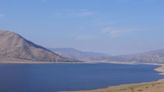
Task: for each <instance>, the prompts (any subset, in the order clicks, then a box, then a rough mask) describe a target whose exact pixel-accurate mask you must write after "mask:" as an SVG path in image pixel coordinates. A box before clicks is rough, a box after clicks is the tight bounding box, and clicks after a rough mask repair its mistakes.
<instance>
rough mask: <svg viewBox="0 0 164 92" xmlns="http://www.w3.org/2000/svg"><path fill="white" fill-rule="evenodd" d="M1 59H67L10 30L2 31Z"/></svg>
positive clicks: (0, 37) (0, 39)
mask: <svg viewBox="0 0 164 92" xmlns="http://www.w3.org/2000/svg"><path fill="white" fill-rule="evenodd" d="M0 60H4V61H5V60H10V61H12V60H32V61H53V62H60V61H67V59H66V58H64V57H62V56H60V55H58V54H56V53H54V52H52V51H50V50H48V49H46V48H44V47H42V46H39V45H37V44H34V43H33V42H30V41H28V40H26V39H25V38H23V37H22V36H20V35H19V34H17V33H14V32H9V31H0Z"/></svg>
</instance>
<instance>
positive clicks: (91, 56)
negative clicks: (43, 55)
mask: <svg viewBox="0 0 164 92" xmlns="http://www.w3.org/2000/svg"><path fill="white" fill-rule="evenodd" d="M50 50H52V51H54V52H56V53H58V54H59V55H62V56H65V57H68V58H72V59H78V60H81V61H101V60H103V59H104V58H105V57H108V55H107V54H103V53H96V52H85V51H80V50H77V49H74V48H51V49H50Z"/></svg>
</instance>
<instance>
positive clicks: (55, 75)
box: [0, 64, 164, 92]
mask: <svg viewBox="0 0 164 92" xmlns="http://www.w3.org/2000/svg"><path fill="white" fill-rule="evenodd" d="M156 67H158V66H155V65H123V64H0V73H1V74H0V92H57V91H63V90H83V89H95V88H102V87H107V86H111V85H118V84H126V83H139V82H149V81H154V80H158V79H160V78H164V76H162V75H159V74H158V73H157V72H155V71H154V68H156Z"/></svg>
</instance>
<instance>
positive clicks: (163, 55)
mask: <svg viewBox="0 0 164 92" xmlns="http://www.w3.org/2000/svg"><path fill="white" fill-rule="evenodd" d="M108 60H109V61H119V62H130V63H156V64H164V49H160V50H153V51H148V52H144V53H138V54H131V55H121V56H114V57H112V58H109V59H108Z"/></svg>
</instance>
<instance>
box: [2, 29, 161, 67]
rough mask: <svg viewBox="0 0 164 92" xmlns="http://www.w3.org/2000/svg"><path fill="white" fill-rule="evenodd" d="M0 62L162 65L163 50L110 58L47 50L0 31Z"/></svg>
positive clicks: (83, 53)
mask: <svg viewBox="0 0 164 92" xmlns="http://www.w3.org/2000/svg"><path fill="white" fill-rule="evenodd" d="M1 61H3V62H4V61H44V62H79V61H83V62H102V61H103V62H108V63H111V62H116V63H157V64H164V49H159V50H154V51H149V52H143V53H138V54H130V55H120V56H110V55H107V54H103V53H96V52H87V51H80V50H77V49H74V48H51V49H47V48H45V47H43V46H40V45H37V44H35V43H33V42H31V41H29V40H27V39H25V38H24V37H22V36H21V35H19V34H17V33H14V32H10V31H4V30H0V62H1Z"/></svg>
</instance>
